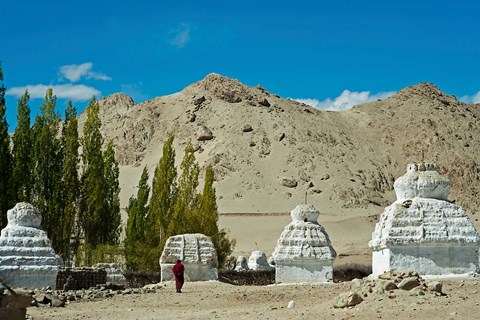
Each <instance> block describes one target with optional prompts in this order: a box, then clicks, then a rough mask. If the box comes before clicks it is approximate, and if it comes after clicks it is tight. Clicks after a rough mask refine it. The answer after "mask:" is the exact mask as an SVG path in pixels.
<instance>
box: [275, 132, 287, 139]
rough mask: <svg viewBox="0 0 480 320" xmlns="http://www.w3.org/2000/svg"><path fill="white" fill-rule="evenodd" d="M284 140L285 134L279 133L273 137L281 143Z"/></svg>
mask: <svg viewBox="0 0 480 320" xmlns="http://www.w3.org/2000/svg"><path fill="white" fill-rule="evenodd" d="M284 138H285V133H283V132H281V133H279V134H277V135H276V136H275V140H277V141H282V140H283V139H284Z"/></svg>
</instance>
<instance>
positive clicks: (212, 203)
mask: <svg viewBox="0 0 480 320" xmlns="http://www.w3.org/2000/svg"><path fill="white" fill-rule="evenodd" d="M213 182H214V171H213V168H212V166H211V165H208V166H207V168H206V170H205V181H204V186H203V192H202V194H201V196H200V200H199V206H198V212H199V217H200V230H199V231H198V232H200V233H203V234H205V235H207V236H209V237H211V238H212V242H213V244H214V246H215V249H216V250H217V257H218V264H219V266H223V265H224V263H225V262H226V260H227V258H228V256H229V255H230V254H232V252H233V249H234V248H235V243H236V242H235V240H230V239H229V237H228V233H227V231H226V230H225V229H221V230H219V228H218V207H217V197H216V195H215V188H214V187H213Z"/></svg>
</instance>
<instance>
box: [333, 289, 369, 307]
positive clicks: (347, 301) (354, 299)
mask: <svg viewBox="0 0 480 320" xmlns="http://www.w3.org/2000/svg"><path fill="white" fill-rule="evenodd" d="M362 301H363V299H362V297H360V295H359V294H358V293H356V292H354V291H349V292H344V293H341V294H339V295H338V296H337V297H336V298H335V301H334V302H333V306H334V307H335V308H346V307H353V306H356V305H357V304H359V303H361V302H362Z"/></svg>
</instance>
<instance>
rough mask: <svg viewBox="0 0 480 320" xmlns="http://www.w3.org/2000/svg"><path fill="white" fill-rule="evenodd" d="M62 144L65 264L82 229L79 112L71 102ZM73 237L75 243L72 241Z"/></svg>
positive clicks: (63, 247) (62, 222) (62, 230)
mask: <svg viewBox="0 0 480 320" xmlns="http://www.w3.org/2000/svg"><path fill="white" fill-rule="evenodd" d="M62 143H63V148H64V150H65V160H64V167H63V177H62V179H63V183H64V186H65V193H64V197H65V201H64V203H65V207H64V212H63V217H62V219H61V225H62V228H61V236H60V239H61V243H62V245H61V252H60V253H59V252H57V253H59V254H61V256H62V258H63V259H64V261H65V262H67V263H68V262H69V261H70V260H71V259H72V254H74V253H75V252H76V251H77V248H78V246H79V237H80V229H79V225H78V217H79V205H80V203H79V201H80V180H79V177H78V167H79V160H80V159H79V154H78V148H79V147H80V142H79V138H78V122H77V110H76V108H75V107H74V106H73V105H72V102H71V101H69V102H68V105H67V108H66V109H65V123H64V125H63V130H62ZM72 236H73V239H75V241H74V242H71V241H70V239H71V237H72Z"/></svg>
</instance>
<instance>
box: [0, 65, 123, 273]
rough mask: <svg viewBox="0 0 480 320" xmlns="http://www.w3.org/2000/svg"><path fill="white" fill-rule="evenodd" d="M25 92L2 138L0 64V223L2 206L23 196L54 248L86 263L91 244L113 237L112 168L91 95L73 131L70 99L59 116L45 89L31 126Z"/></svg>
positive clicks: (115, 189)
mask: <svg viewBox="0 0 480 320" xmlns="http://www.w3.org/2000/svg"><path fill="white" fill-rule="evenodd" d="M29 98H30V96H29V94H28V92H27V91H26V92H25V93H24V95H23V96H22V97H21V98H20V99H19V100H18V109H17V127H16V128H15V132H14V134H13V136H12V137H11V141H10V136H9V134H8V124H7V121H6V116H5V113H6V106H5V86H4V85H3V72H2V68H1V65H0V177H1V181H2V182H1V183H0V217H1V219H0V223H1V228H3V227H4V226H5V225H6V224H7V210H8V209H10V208H12V207H13V206H14V205H15V203H17V202H20V201H26V202H31V203H32V204H33V205H34V206H36V207H37V208H38V209H39V211H40V213H41V215H42V227H43V228H44V229H45V230H46V232H47V234H48V236H49V238H50V239H51V241H52V246H53V249H54V250H55V252H56V253H57V254H59V255H60V256H61V257H62V258H63V259H64V261H65V262H66V263H69V262H70V261H72V259H73V258H74V257H76V259H77V263H86V264H88V263H90V262H92V261H91V257H92V253H93V252H94V250H95V249H96V248H97V247H99V246H101V245H116V244H118V242H119V237H120V231H121V229H120V226H121V217H120V201H119V192H120V187H119V183H118V176H119V170H118V163H117V162H116V160H115V152H114V149H113V144H112V143H111V142H110V143H108V144H107V146H106V148H105V149H104V150H103V149H102V146H103V138H102V135H101V133H100V126H101V122H100V118H99V106H98V103H97V101H96V100H95V98H92V100H91V101H90V103H89V104H88V107H87V109H86V112H87V120H86V122H85V125H84V129H83V137H81V138H80V137H79V134H78V123H77V111H76V108H75V107H74V106H73V105H72V103H71V102H70V101H69V102H68V105H67V107H66V110H65V119H64V121H63V122H62V120H61V117H60V115H59V114H58V113H57V111H56V96H55V95H53V91H52V89H48V90H47V92H46V94H45V99H44V100H43V103H42V105H41V107H40V113H39V115H37V116H36V118H35V121H34V123H33V126H32V125H31V119H30V111H31V110H30V107H29V105H28V102H29ZM10 142H12V144H13V145H11V144H10ZM80 147H82V148H83V152H82V155H81V156H80V155H79V148H80ZM80 163H81V167H82V168H81V170H80Z"/></svg>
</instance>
